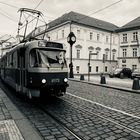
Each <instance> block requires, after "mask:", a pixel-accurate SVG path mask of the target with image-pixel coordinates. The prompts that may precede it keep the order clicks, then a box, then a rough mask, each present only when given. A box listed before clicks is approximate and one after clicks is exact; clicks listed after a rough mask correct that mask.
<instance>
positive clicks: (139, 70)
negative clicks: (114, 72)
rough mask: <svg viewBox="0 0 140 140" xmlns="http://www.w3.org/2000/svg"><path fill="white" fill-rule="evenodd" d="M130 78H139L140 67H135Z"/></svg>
mask: <svg viewBox="0 0 140 140" xmlns="http://www.w3.org/2000/svg"><path fill="white" fill-rule="evenodd" d="M131 77H132V79H134V78H138V79H140V69H135V70H134V71H133V72H132V74H131Z"/></svg>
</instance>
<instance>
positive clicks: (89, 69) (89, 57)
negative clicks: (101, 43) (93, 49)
mask: <svg viewBox="0 0 140 140" xmlns="http://www.w3.org/2000/svg"><path fill="white" fill-rule="evenodd" d="M97 54H98V52H97V53H89V58H88V81H90V56H91V55H97Z"/></svg>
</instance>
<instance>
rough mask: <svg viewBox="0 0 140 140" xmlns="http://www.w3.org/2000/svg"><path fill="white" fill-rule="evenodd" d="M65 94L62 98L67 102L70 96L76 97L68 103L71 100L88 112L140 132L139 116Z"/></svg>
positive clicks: (72, 96)
mask: <svg viewBox="0 0 140 140" xmlns="http://www.w3.org/2000/svg"><path fill="white" fill-rule="evenodd" d="M67 96H69V97H67ZM67 96H65V97H64V99H66V100H67V102H69V100H70V96H71V98H76V99H71V102H70V103H72V102H73V103H74V104H75V105H77V106H78V107H81V108H82V109H85V110H87V111H88V110H89V111H90V112H92V113H94V114H97V115H99V116H101V117H104V118H106V119H108V120H110V121H112V122H115V123H118V124H120V125H121V126H124V127H125V128H128V129H130V130H132V131H134V132H136V133H138V134H140V127H139V126H140V117H138V116H135V115H132V114H129V113H126V112H123V111H120V110H117V109H113V108H110V107H107V106H104V105H102V104H99V103H96V102H92V101H90V100H87V99H85V98H82V97H78V96H75V95H73V94H71V93H67ZM67 98H68V99H67ZM74 100H75V101H74Z"/></svg>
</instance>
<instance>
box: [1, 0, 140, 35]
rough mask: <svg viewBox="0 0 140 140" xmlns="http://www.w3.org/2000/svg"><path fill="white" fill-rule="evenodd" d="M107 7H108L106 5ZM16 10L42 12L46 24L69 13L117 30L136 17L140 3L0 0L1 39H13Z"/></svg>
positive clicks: (137, 0)
mask: <svg viewBox="0 0 140 140" xmlns="http://www.w3.org/2000/svg"><path fill="white" fill-rule="evenodd" d="M114 3H116V4H114ZM111 4H112V6H109V5H111ZM36 7H37V8H36ZM105 7H106V8H105ZM20 8H31V9H34V8H36V10H39V11H41V12H42V13H43V19H44V20H45V21H46V22H47V23H48V22H50V21H52V20H54V19H56V18H58V17H60V16H62V15H63V14H65V13H68V12H70V11H75V12H78V13H81V14H85V15H88V16H90V17H94V18H97V19H100V20H104V21H107V22H110V23H113V24H115V25H117V26H119V27H121V26H123V25H125V24H126V23H128V22H130V21H132V20H133V19H135V18H137V17H139V16H140V0H6V1H5V0H0V35H1V36H2V35H4V34H11V35H14V36H16V34H17V29H18V21H19V15H20V14H19V12H17V11H18V10H19V9H20ZM98 10H99V11H98ZM96 11H98V12H96ZM31 18H33V17H31ZM22 21H24V19H22ZM33 24H34V23H32V25H30V26H33ZM39 24H40V25H41V24H42V25H43V24H44V23H43V22H39ZM1 36H0V37H1Z"/></svg>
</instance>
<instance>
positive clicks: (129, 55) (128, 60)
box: [118, 30, 140, 69]
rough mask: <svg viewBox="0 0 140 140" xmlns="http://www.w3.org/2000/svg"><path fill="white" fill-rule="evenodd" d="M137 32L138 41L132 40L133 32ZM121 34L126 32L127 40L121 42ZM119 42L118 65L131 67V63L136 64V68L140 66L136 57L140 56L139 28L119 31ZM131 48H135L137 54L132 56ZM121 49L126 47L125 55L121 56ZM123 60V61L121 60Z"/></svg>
mask: <svg viewBox="0 0 140 140" xmlns="http://www.w3.org/2000/svg"><path fill="white" fill-rule="evenodd" d="M134 32H138V41H133V33H134ZM123 34H127V42H123ZM119 36H120V42H119V55H118V60H119V61H118V65H119V67H122V66H123V65H126V67H128V68H131V69H133V65H136V68H140V63H139V60H138V57H139V56H140V47H139V46H140V44H139V43H140V30H131V31H124V32H120V33H119ZM133 48H137V56H135V57H134V56H133ZM123 49H127V56H126V57H123ZM123 60H125V62H123Z"/></svg>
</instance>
